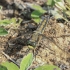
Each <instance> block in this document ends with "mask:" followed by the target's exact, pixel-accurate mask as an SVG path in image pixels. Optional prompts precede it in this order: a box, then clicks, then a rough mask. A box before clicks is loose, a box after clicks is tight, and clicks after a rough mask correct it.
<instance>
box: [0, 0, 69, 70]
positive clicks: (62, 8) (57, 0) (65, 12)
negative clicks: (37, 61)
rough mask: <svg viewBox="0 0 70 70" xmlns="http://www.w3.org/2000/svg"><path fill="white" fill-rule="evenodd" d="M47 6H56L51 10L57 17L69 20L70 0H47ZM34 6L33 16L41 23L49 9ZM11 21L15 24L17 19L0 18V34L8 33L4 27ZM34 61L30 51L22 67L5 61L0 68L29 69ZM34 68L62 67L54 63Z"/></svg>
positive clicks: (56, 69)
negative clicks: (42, 17)
mask: <svg viewBox="0 0 70 70" xmlns="http://www.w3.org/2000/svg"><path fill="white" fill-rule="evenodd" d="M61 4H62V5H61ZM47 6H49V7H50V8H53V7H55V8H54V10H52V9H50V12H51V14H52V15H53V16H54V17H55V18H56V19H59V18H60V19H64V20H65V21H66V22H68V21H69V20H68V17H70V0H64V1H63V0H47V3H46V7H47ZM33 8H34V9H35V10H34V11H33V12H32V13H31V18H32V20H33V21H34V22H35V23H37V24H39V22H40V21H41V15H43V14H44V13H47V12H48V11H46V10H44V9H43V8H42V7H41V6H39V5H33ZM1 9H2V8H1ZM61 14H62V15H61ZM11 23H13V25H15V23H16V19H15V18H12V19H4V20H0V36H5V35H7V34H8V31H7V30H6V29H5V28H4V26H7V25H9V24H11ZM32 62H33V54H32V53H29V54H28V55H27V56H25V57H24V58H23V59H22V61H21V64H20V67H18V66H17V65H15V64H14V63H12V62H4V63H1V65H0V70H28V69H29V67H30V65H31V64H32ZM34 70H60V68H58V67H57V66H54V65H43V66H40V67H37V68H36V69H34Z"/></svg>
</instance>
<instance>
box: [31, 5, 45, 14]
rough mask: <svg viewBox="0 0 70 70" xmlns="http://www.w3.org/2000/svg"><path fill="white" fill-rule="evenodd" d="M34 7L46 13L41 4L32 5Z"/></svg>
mask: <svg viewBox="0 0 70 70" xmlns="http://www.w3.org/2000/svg"><path fill="white" fill-rule="evenodd" d="M32 7H33V8H34V9H35V10H37V11H39V12H41V13H45V12H46V11H45V10H44V9H43V8H42V7H41V6H39V5H34V4H33V5H32Z"/></svg>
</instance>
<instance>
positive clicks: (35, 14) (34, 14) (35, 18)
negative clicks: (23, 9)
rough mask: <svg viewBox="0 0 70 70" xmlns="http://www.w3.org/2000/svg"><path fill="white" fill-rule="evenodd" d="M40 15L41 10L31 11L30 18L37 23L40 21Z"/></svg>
mask: <svg viewBox="0 0 70 70" xmlns="http://www.w3.org/2000/svg"><path fill="white" fill-rule="evenodd" d="M41 15H42V13H41V12H39V11H37V10H36V11H33V12H32V13H31V17H32V19H33V21H35V22H36V23H37V24H39V22H40V20H41V19H40V16H41Z"/></svg>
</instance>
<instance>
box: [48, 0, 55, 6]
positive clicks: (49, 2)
mask: <svg viewBox="0 0 70 70" xmlns="http://www.w3.org/2000/svg"><path fill="white" fill-rule="evenodd" d="M47 5H50V6H54V5H55V1H54V0H47Z"/></svg>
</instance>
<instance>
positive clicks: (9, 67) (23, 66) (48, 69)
mask: <svg viewBox="0 0 70 70" xmlns="http://www.w3.org/2000/svg"><path fill="white" fill-rule="evenodd" d="M32 61H33V54H32V53H29V54H28V55H27V56H25V57H24V58H23V59H22V61H21V63H20V68H19V67H18V66H17V65H15V64H14V63H12V62H4V63H1V65H0V69H1V70H28V68H29V66H30V65H31V64H32ZM54 69H57V70H60V68H58V67H57V66H54V65H42V66H40V67H37V68H36V69H34V70H54Z"/></svg>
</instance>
